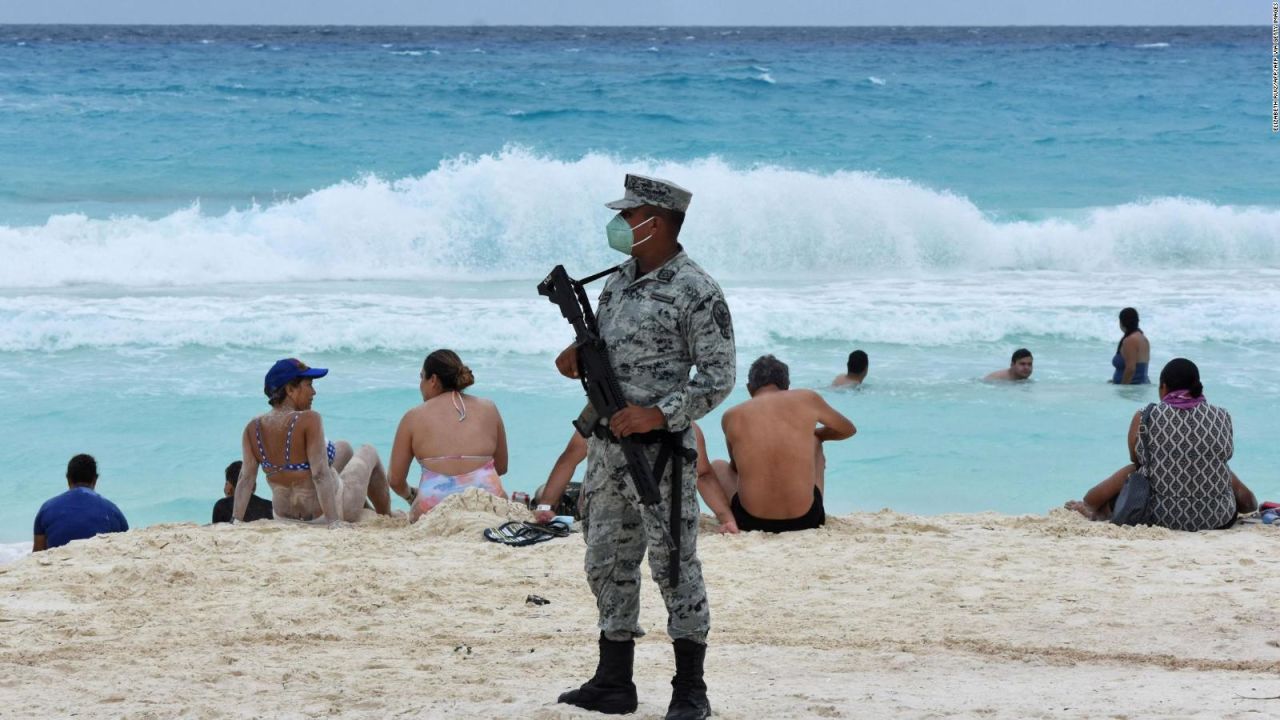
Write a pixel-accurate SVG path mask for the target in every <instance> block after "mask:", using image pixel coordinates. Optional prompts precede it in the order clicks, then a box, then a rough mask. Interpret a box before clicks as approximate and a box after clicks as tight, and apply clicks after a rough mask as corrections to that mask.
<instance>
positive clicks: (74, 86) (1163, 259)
mask: <svg viewBox="0 0 1280 720" xmlns="http://www.w3.org/2000/svg"><path fill="white" fill-rule="evenodd" d="M1267 30H1268V29H1267V28H1265V27H1259V28H1083V29H1072V28H1030V29H1028V28H1012V29H1007V28H999V29H997V28H952V29H933V28H915V29H877V28H858V29H821V30H818V29H796V28H790V29H770V28H753V29H734V28H667V29H657V28H647V29H629V30H621V29H599V28H591V29H582V28H551V29H532V28H483V29H457V28H452V29H443V28H363V29H357V28H325V29H316V28H198V27H196V28H190V27H189V28H163V27H159V28H156V27H151V28H118V27H117V28H101V27H98V28H78V27H13V26H8V27H0V156H3V157H4V158H6V160H7V163H6V165H7V167H8V168H9V169H10V172H7V173H3V174H0V255H2V256H3V257H5V258H6V259H7V261H6V262H5V263H4V264H3V266H0V437H4V438H5V445H4V449H3V450H0V459H3V460H4V463H3V466H4V467H5V468H6V469H7V471H6V473H5V474H4V475H3V476H0V541H15V542H16V541H20V540H24V539H28V538H29V533H30V523H31V518H32V517H33V515H34V513H35V510H36V509H37V508H38V506H39V504H40V502H42V501H43V500H44V499H45V498H47V497H49V496H51V495H53V494H55V493H56V492H58V491H59V487H60V484H61V482H62V480H61V476H62V472H63V470H64V468H65V463H66V460H67V458H68V457H70V455H72V454H74V453H77V452H90V453H92V454H94V455H95V456H97V457H98V459H99V462H100V465H101V471H102V477H103V479H102V485H101V489H102V491H103V492H104V493H105V494H106V495H107V496H108V497H111V498H112V499H113V500H115V501H116V502H117V503H118V504H119V505H120V506H121V507H122V509H123V510H124V511H125V513H126V514H127V515H128V516H129V518H130V521H131V522H132V523H133V524H134V525H145V524H149V523H154V522H161V521H174V520H198V521H202V522H203V521H207V518H208V515H209V512H210V508H211V505H212V503H213V501H214V500H215V499H216V498H217V497H218V496H219V494H220V492H221V472H222V468H223V467H224V466H225V465H226V464H227V463H228V462H230V461H231V460H233V459H235V458H236V456H237V454H238V451H239V446H238V436H239V431H240V429H241V428H242V427H243V425H244V423H245V421H246V420H247V419H248V418H249V417H251V416H252V415H253V414H255V413H257V412H259V411H260V410H261V409H263V408H264V407H265V403H264V399H263V398H262V396H261V394H260V387H261V377H262V373H263V372H265V370H266V368H267V367H268V366H269V365H270V364H271V362H272V361H274V360H275V359H276V358H278V357H281V356H286V355H297V356H301V357H303V358H304V359H305V360H306V361H307V362H308V363H310V364H313V365H321V366H328V367H330V368H332V370H333V371H332V373H331V374H330V376H329V377H328V378H326V379H324V380H323V381H320V383H318V385H317V387H318V389H319V396H318V397H317V401H316V403H317V405H316V406H317V409H319V410H320V411H321V412H322V413H323V414H324V417H325V422H326V426H327V428H328V431H329V434H330V436H332V437H344V438H347V439H350V440H351V441H353V442H356V443H362V442H370V443H372V444H374V445H375V446H376V447H377V448H378V449H379V451H380V452H381V453H382V454H383V455H384V457H385V455H386V454H387V453H388V452H389V450H390V442H391V437H392V434H393V431H394V428H395V424H396V423H397V422H398V420H399V418H400V416H401V414H402V413H403V412H404V411H405V410H406V409H407V408H409V407H410V406H412V405H413V404H414V403H415V402H417V400H418V399H417V373H418V369H419V367H420V365H421V362H422V358H423V356H424V355H425V354H426V352H428V351H429V350H431V349H433V348H436V347H442V346H443V347H451V348H453V349H455V350H457V351H458V352H460V353H461V354H462V356H463V358H464V359H465V360H466V361H467V362H468V364H469V365H471V367H472V368H473V369H474V370H475V372H476V377H477V382H478V384H477V387H476V391H477V392H478V393H479V394H482V395H486V396H489V397H492V398H494V399H495V400H496V401H497V402H498V403H499V406H500V407H501V409H502V410H503V413H504V416H505V417H506V422H507V425H508V428H509V431H510V434H511V445H512V471H511V473H510V475H509V477H508V479H507V480H506V484H507V486H508V487H509V488H511V489H524V490H532V489H533V487H534V486H536V485H537V484H538V483H540V482H542V480H543V479H545V475H546V473H547V471H548V470H549V468H550V465H551V462H552V461H553V460H554V458H555V456H556V455H557V454H558V452H559V450H560V449H561V447H562V446H563V443H564V442H565V440H566V439H567V437H568V432H569V426H568V419H569V418H571V417H572V416H574V415H576V413H577V410H578V409H579V408H580V406H581V396H580V391H579V389H578V388H577V387H576V386H575V385H574V384H572V383H568V382H564V381H562V380H561V379H559V378H558V376H556V375H555V373H554V371H553V369H552V365H551V361H552V358H553V357H554V354H555V352H556V351H557V350H558V349H559V348H561V347H563V346H564V345H565V344H566V343H567V342H568V340H569V328H568V326H567V325H566V324H565V323H564V322H563V321H562V320H561V319H560V318H559V316H558V314H557V313H556V311H555V309H554V308H553V307H552V306H551V305H549V304H548V303H546V302H545V301H544V300H542V299H541V298H538V297H537V296H536V295H535V294H534V292H533V285H534V284H535V283H536V282H537V280H539V279H540V278H541V277H542V275H543V274H545V272H546V271H547V270H548V269H549V268H550V267H551V266H552V265H554V264H556V263H564V264H566V266H567V267H568V268H569V270H570V272H571V273H573V274H576V275H583V274H586V273H588V272H590V271H594V270H596V269H600V268H603V267H605V266H607V265H608V264H611V263H612V262H614V261H615V259H616V258H615V256H614V255H613V254H612V253H611V251H609V250H608V248H607V247H606V246H605V244H604V238H603V227H604V224H605V222H607V220H608V219H609V212H608V211H607V210H605V209H604V208H603V207H601V206H600V203H601V202H604V201H606V200H609V199H612V198H613V197H614V196H616V195H618V193H619V192H620V190H621V178H622V174H623V173H624V172H627V171H640V172H649V173H656V174H659V175H663V176H666V177H671V178H672V179H675V180H677V181H678V182H680V183H681V184H683V185H685V186H687V187H689V188H691V189H692V190H693V191H694V195H695V199H694V204H693V206H692V208H691V213H690V216H689V220H688V222H687V223H686V226H685V234H684V238H685V244H686V247H687V248H688V250H689V251H690V253H691V254H692V255H693V256H694V257H695V258H696V259H698V260H699V261H700V262H701V263H702V264H703V265H704V266H705V267H707V268H708V269H709V270H711V271H712V272H713V273H714V274H715V275H716V276H717V277H718V278H720V279H721V281H722V284H723V285H724V287H725V290H726V293H727V295H728V298H729V302H730V305H731V307H732V309H733V313H734V320H735V325H736V328H737V332H738V341H739V360H740V366H741V367H740V375H741V376H743V377H744V378H745V369H746V365H747V364H749V362H750V361H751V360H752V359H753V358H755V357H756V356H758V355H759V354H762V353H764V352H773V353H775V354H777V355H778V356H779V357H781V358H782V359H784V360H785V361H787V362H789V363H790V364H791V367H792V373H793V378H794V382H795V384H796V385H800V386H809V387H820V386H823V385H825V383H827V382H828V381H829V380H830V379H831V377H832V376H834V375H835V374H836V373H837V372H838V371H839V370H840V369H841V367H842V366H843V362H844V357H845V355H847V353H848V352H849V350H851V349H853V348H854V347H861V348H863V349H865V350H867V351H868V352H869V353H870V356H871V373H870V376H869V380H868V383H867V385H866V386H865V387H864V388H863V389H862V390H860V391H857V392H831V393H829V399H830V401H831V402H832V404H834V405H835V406H836V407H837V408H839V409H841V410H842V411H844V412H846V413H847V414H848V415H849V416H850V417H851V418H852V419H853V420H854V422H855V423H856V424H857V425H858V427H859V434H858V436H857V437H856V438H854V439H853V440H851V441H849V442H846V443H841V444H837V445H832V446H829V450H828V455H829V461H830V465H829V467H830V480H829V490H828V496H829V503H828V504H829V507H830V509H831V510H833V511H835V512H844V511H848V510H851V509H877V508H879V507H883V506H891V507H894V508H897V509H901V510H906V511H913V512H924V513H936V512H947V511H977V510H987V509H994V510H999V511H1003V512H1042V511H1044V510H1045V509H1047V508H1049V507H1052V506H1054V505H1057V504H1060V503H1061V502H1062V500H1064V499H1066V498H1068V497H1077V496H1079V495H1080V494H1081V493H1082V492H1083V490H1084V488H1086V487H1087V486H1088V485H1089V484H1091V483H1092V482H1094V481H1096V480H1097V479H1100V478H1101V477H1103V476H1105V475H1106V474H1108V473H1110V472H1111V471H1112V470H1114V469H1115V468H1116V467H1118V466H1119V465H1120V464H1122V463H1123V462H1125V460H1126V455H1125V448H1124V431H1125V429H1126V427H1127V424H1128V419H1129V417H1130V416H1131V414H1132V413H1133V412H1134V411H1135V410H1137V409H1138V408H1140V407H1141V405H1142V404H1143V403H1145V402H1149V401H1151V400H1154V390H1152V389H1150V388H1134V389H1130V388H1115V387H1111V386H1108V385H1107V384H1106V383H1105V381H1106V379H1107V378H1108V377H1109V376H1110V365H1109V360H1110V357H1111V354H1112V352H1113V351H1114V348H1115V343H1116V341H1117V340H1118V338H1119V331H1118V329H1117V327H1116V322H1115V315H1116V312H1117V311H1118V310H1119V308H1121V307H1124V306H1126V305H1134V306H1137V307H1138V308H1139V310H1140V311H1141V312H1142V314H1143V324H1144V326H1145V327H1146V329H1147V332H1148V334H1149V336H1150V338H1151V340H1152V354H1153V357H1152V365H1153V371H1158V369H1159V367H1160V365H1161V364H1163V362H1165V361H1167V360H1168V359H1169V358H1172V357H1175V356H1179V355H1181V356H1186V357H1190V358H1192V359H1193V360H1195V361H1196V362H1197V363H1199V364H1200V366H1201V368H1202V372H1203V374H1204V379H1205V385H1206V387H1207V393H1208V395H1209V396H1210V399H1211V401H1213V402H1215V403H1218V404H1221V405H1223V406H1224V407H1226V408H1228V409H1229V410H1230V411H1231V412H1232V415H1233V417H1234V418H1235V426H1236V447H1237V459H1236V460H1235V461H1234V463H1233V466H1234V467H1235V468H1236V469H1237V471H1238V472H1239V473H1240V475H1241V476H1242V478H1244V479H1245V481H1246V482H1248V483H1250V484H1251V485H1253V486H1254V487H1255V489H1256V490H1257V491H1258V493H1259V495H1260V496H1264V497H1269V498H1275V497H1276V496H1280V480H1277V478H1276V477H1275V473H1274V471H1273V470H1272V468H1273V467H1274V466H1275V460H1276V458H1275V452H1274V450H1273V449H1272V446H1271V443H1269V442H1267V440H1269V437H1268V431H1269V430H1270V429H1271V428H1272V426H1274V424H1275V413H1274V407H1275V405H1276V401H1277V399H1280V379H1277V377H1276V376H1275V374H1274V372H1273V370H1272V369H1273V368H1274V367H1275V365H1276V359H1277V351H1278V350H1280V346H1278V345H1277V342H1278V341H1277V338H1280V319H1277V316H1276V313H1275V308H1276V307H1277V305H1278V301H1280V207H1278V206H1277V203H1276V198H1277V197H1280V180H1278V179H1277V178H1278V176H1277V174H1276V173H1275V172H1274V168H1275V167H1276V166H1277V160H1280V157H1278V156H1277V147H1278V146H1277V144H1276V143H1277V139H1276V137H1275V136H1273V135H1272V134H1271V132H1270V112H1269V110H1270V97H1269V78H1270V65H1269V60H1270V53H1269V47H1270V45H1269V38H1270V35H1269V33H1268V32H1267ZM1019 346H1027V347H1030V348H1031V349H1032V350H1033V351H1034V353H1035V356H1036V373H1035V376H1034V382H1032V383H1030V384H1028V385H1023V386H1016V387H1008V386H991V385H986V384H983V383H980V382H977V380H976V378H979V377H981V376H982V375H985V374H986V373H987V372H990V371H991V370H995V369H997V368H999V367H1002V366H1004V365H1007V358H1008V356H1009V354H1010V352H1012V350H1013V349H1014V348H1016V347H1019ZM744 397H745V391H744V390H743V389H741V388H739V389H738V390H735V392H734V394H733V396H732V397H731V398H730V399H729V401H728V403H727V404H730V403H734V402H738V401H740V400H741V399H743V398H744ZM727 404H726V406H727ZM722 411H723V407H722V408H720V409H719V410H717V411H716V412H715V413H713V415H712V416H711V417H710V418H708V419H707V421H706V422H705V423H704V427H705V428H706V429H707V431H708V437H709V439H710V441H711V447H712V454H713V455H722V454H723V451H722V450H721V448H722V447H723V443H722V440H721V437H720V433H719V430H718V419H719V415H720V413H721V412H722Z"/></svg>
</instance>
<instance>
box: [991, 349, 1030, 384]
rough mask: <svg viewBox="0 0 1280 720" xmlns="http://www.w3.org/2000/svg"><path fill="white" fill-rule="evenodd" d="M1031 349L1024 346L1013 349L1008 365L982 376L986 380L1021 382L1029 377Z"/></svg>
mask: <svg viewBox="0 0 1280 720" xmlns="http://www.w3.org/2000/svg"><path fill="white" fill-rule="evenodd" d="M1033 362H1034V360H1033V359H1032V357H1031V351H1030V350H1028V349H1026V348H1018V349H1017V350H1014V351H1013V357H1012V358H1011V359H1010V360H1009V367H1007V368H1005V369H1004V370H997V371H995V372H993V373H991V374H990V375H988V376H986V377H985V378H983V380H987V381H988V382H1021V381H1023V380H1027V379H1028V378H1030V377H1031V370H1032V363H1033Z"/></svg>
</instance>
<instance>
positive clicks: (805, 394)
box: [789, 388, 827, 405]
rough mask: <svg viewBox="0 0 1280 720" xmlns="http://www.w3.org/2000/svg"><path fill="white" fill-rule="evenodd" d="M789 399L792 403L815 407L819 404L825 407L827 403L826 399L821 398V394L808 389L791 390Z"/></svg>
mask: <svg viewBox="0 0 1280 720" xmlns="http://www.w3.org/2000/svg"><path fill="white" fill-rule="evenodd" d="M789 397H790V398H791V401H792V402H802V403H805V404H807V405H817V404H819V403H821V404H823V405H825V404H826V403H827V401H826V399H825V398H823V397H822V393H820V392H818V391H817V390H810V389H809V388H798V389H796V390H792V391H791V393H790V395H789Z"/></svg>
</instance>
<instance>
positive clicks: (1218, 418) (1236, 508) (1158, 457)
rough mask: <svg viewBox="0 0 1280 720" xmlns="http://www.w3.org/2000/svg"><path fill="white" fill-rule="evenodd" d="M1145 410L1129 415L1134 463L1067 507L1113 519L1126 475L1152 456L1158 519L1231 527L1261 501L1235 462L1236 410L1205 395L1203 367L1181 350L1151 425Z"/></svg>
mask: <svg viewBox="0 0 1280 720" xmlns="http://www.w3.org/2000/svg"><path fill="white" fill-rule="evenodd" d="M1142 425H1143V422H1142V411H1141V410H1140V411H1138V412H1136V413H1134V415H1133V420H1132V421H1130V423H1129V459H1130V461H1131V462H1130V463H1129V464H1128V465H1125V466H1124V467H1122V468H1120V469H1119V470H1117V471H1116V472H1115V473H1113V474H1112V475H1111V477H1109V478H1107V479H1106V480H1103V481H1102V482H1101V483H1098V484H1097V485H1095V486H1094V487H1093V489H1091V490H1090V491H1089V492H1087V493H1085V496H1084V500H1082V501H1081V500H1073V501H1071V502H1068V503H1067V504H1066V507H1067V508H1068V509H1071V510H1075V511H1076V512H1079V513H1080V514H1081V515H1084V516H1085V517H1087V518H1089V519H1090V520H1107V519H1110V517H1111V510H1112V505H1113V503H1114V502H1115V499H1116V496H1118V495H1119V494H1120V490H1121V488H1123V487H1124V482H1125V480H1126V479H1127V478H1128V477H1129V475H1130V474H1131V473H1132V472H1133V471H1135V470H1137V469H1138V466H1139V464H1140V463H1141V461H1142V458H1143V457H1144V455H1145V456H1149V458H1150V466H1149V467H1147V468H1146V472H1147V477H1148V478H1149V479H1150V482H1151V499H1150V502H1149V504H1148V513H1149V519H1150V522H1151V524H1153V525H1160V526H1162V527H1167V528H1170V529H1172V530H1210V529H1214V528H1224V527H1229V526H1230V525H1231V524H1233V523H1234V522H1235V521H1236V517H1237V515H1239V514H1240V513H1248V512H1253V511H1254V510H1256V509H1257V507H1258V501H1257V499H1256V498H1255V497H1254V496H1253V493H1252V492H1251V491H1250V490H1249V488H1247V487H1245V485H1244V483H1242V482H1240V478H1238V477H1236V474H1235V473H1234V472H1232V471H1231V468H1230V467H1228V466H1227V461H1228V460H1230V459H1231V456H1232V454H1233V453H1234V452H1235V441H1234V439H1233V437H1232V427H1231V415H1230V414H1229V413H1228V412H1227V411H1226V410H1224V409H1222V408H1220V407H1217V406H1214V405H1210V404H1209V403H1208V402H1206V401H1205V397H1204V386H1203V385H1201V384H1200V369H1199V368H1197V367H1196V365H1195V363H1193V362H1191V361H1190V360H1187V359H1186V358H1174V359H1173V360H1170V361H1169V364H1167V365H1165V366H1164V369H1163V370H1161V371H1160V402H1159V403H1156V404H1154V405H1153V406H1152V408H1151V414H1150V417H1149V418H1148V423H1147V425H1148V426H1147V427H1142Z"/></svg>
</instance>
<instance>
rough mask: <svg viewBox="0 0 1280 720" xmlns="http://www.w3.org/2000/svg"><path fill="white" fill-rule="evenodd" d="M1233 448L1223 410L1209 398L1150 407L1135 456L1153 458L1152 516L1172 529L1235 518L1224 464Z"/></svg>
mask: <svg viewBox="0 0 1280 720" xmlns="http://www.w3.org/2000/svg"><path fill="white" fill-rule="evenodd" d="M1234 452H1235V442H1234V440H1233V439H1232V429H1231V415H1230V414H1228V413H1227V411H1226V410H1223V409H1222V408H1220V407H1214V406H1213V405H1210V404H1208V403H1204V404H1202V405H1199V406H1197V407H1194V408H1191V409H1189V410H1180V409H1178V408H1175V407H1172V406H1169V405H1165V404H1164V403H1160V404H1158V405H1156V406H1155V407H1154V408H1152V410H1151V418H1150V424H1149V426H1148V427H1145V428H1142V430H1141V431H1140V432H1139V434H1138V457H1139V458H1143V457H1147V455H1149V456H1150V459H1151V464H1150V465H1149V466H1148V467H1147V477H1149V478H1150V480H1151V505H1150V509H1151V522H1152V523H1153V524H1155V525H1160V526H1163V527H1167V528H1169V529H1171V530H1210V529H1214V528H1220V527H1224V526H1226V525H1227V524H1229V523H1230V522H1231V521H1232V520H1233V519H1235V516H1236V498H1235V493H1234V492H1233V491H1232V490H1231V471H1230V470H1229V469H1228V468H1227V461H1228V460H1230V459H1231V455H1232V454H1233V453H1234ZM1144 453H1146V454H1144Z"/></svg>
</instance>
